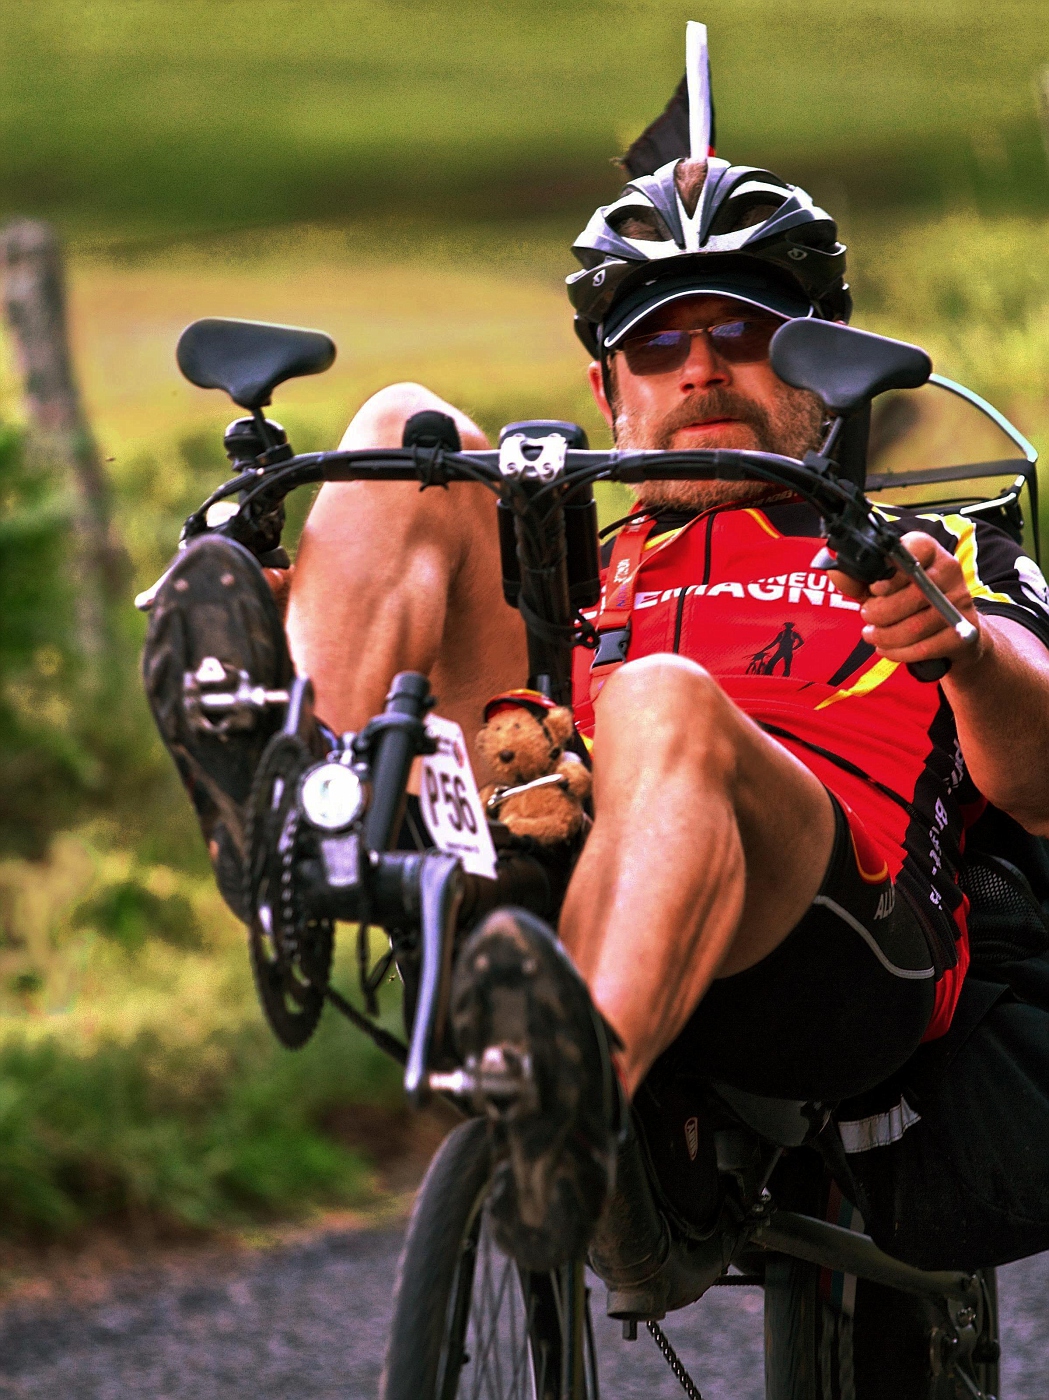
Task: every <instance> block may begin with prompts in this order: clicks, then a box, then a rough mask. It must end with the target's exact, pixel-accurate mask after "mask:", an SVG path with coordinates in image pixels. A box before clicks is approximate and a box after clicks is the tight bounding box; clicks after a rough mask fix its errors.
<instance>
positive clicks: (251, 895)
mask: <svg viewBox="0 0 1049 1400" xmlns="http://www.w3.org/2000/svg"><path fill="white" fill-rule="evenodd" d="M314 761H315V760H314V758H313V755H312V754H311V753H310V751H309V749H308V748H307V747H306V745H305V744H304V743H303V742H302V740H301V739H299V738H297V737H295V736H294V735H288V734H275V735H274V736H273V738H272V739H271V740H270V742H269V744H268V745H267V746H266V749H265V751H264V753H263V755H262V759H261V761H260V763H259V766H258V768H257V770H256V772H255V781H254V782H253V783H252V788H251V795H250V797H249V798H248V804H247V812H246V820H245V843H244V844H245V848H246V856H247V860H246V876H245V878H246V886H247V887H246V890H245V895H246V903H247V906H248V910H249V914H250V920H251V922H250V924H249V938H248V947H249V951H250V954H251V969H252V972H253V973H254V976H255V990H256V991H257V993H258V998H259V1002H260V1004H261V1006H262V1010H263V1012H264V1013H265V1016H266V1020H267V1021H268V1022H269V1024H270V1028H271V1029H272V1031H273V1033H274V1035H275V1036H276V1037H277V1039H278V1040H279V1041H280V1042H281V1044H282V1045H286V1046H287V1047H288V1049H289V1050H297V1049H299V1047H300V1046H303V1045H305V1044H306V1042H307V1040H309V1038H310V1036H311V1035H312V1034H313V1032H314V1031H315V1030H316V1028H317V1022H318V1021H319V1020H320V1018H321V1012H322V1011H323V1010H324V992H325V988H326V987H327V984H328V976H329V973H330V972H331V960H332V949H333V945H334V932H333V925H332V923H331V920H330V919H314V918H310V917H309V916H308V915H307V914H306V912H305V910H304V909H303V905H302V899H301V896H300V894H299V891H298V890H297V889H296V885H295V857H296V847H297V845H298V836H299V822H300V816H299V811H298V807H297V804H296V798H297V795H298V789H299V780H300V778H301V777H302V775H303V773H304V772H305V771H306V769H307V768H308V767H310V765H311V764H312V763H313V762H314Z"/></svg>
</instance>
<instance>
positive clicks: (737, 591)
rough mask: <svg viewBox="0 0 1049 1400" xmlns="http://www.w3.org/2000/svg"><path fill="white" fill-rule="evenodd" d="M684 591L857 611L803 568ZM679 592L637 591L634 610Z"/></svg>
mask: <svg viewBox="0 0 1049 1400" xmlns="http://www.w3.org/2000/svg"><path fill="white" fill-rule="evenodd" d="M684 592H685V594H686V595H687V596H688V597H690V598H691V597H693V596H694V597H696V598H703V597H707V598H719V597H722V596H723V595H725V594H729V595H731V597H733V598H748V597H749V598H755V599H757V601H758V602H759V603H778V602H780V601H781V600H782V599H786V601H787V602H788V603H791V604H796V603H808V604H810V605H811V606H812V607H814V608H821V607H822V606H823V605H824V603H827V604H828V605H829V606H830V607H832V608H846V609H848V610H849V611H850V612H859V610H860V605H859V603H856V602H853V600H852V599H851V598H846V596H845V594H844V593H839V592H838V590H837V589H836V588H835V587H834V585H833V583H831V581H830V579H829V578H828V577H827V575H826V574H824V573H807V572H806V571H805V570H804V569H796V570H795V571H794V572H793V573H792V574H776V575H774V576H772V577H769V578H759V579H754V580H753V581H752V582H750V583H747V582H742V581H740V580H739V579H722V580H721V581H720V582H719V583H690V584H689V586H688V587H687V588H686V589H684ZM681 593H682V589H680V588H666V589H664V590H663V592H662V593H659V592H640V593H638V594H637V596H636V597H635V599H634V607H635V608H637V609H642V608H652V607H655V605H656V604H657V603H666V602H669V601H670V599H671V598H680V596H681Z"/></svg>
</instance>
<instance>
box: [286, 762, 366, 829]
mask: <svg viewBox="0 0 1049 1400" xmlns="http://www.w3.org/2000/svg"><path fill="white" fill-rule="evenodd" d="M299 797H300V799H301V801H302V810H303V812H304V813H305V815H306V820H307V821H308V822H309V823H310V825H311V826H317V827H320V829H321V830H322V831H341V830H342V828H343V827H345V826H349V824H350V823H351V822H352V821H354V820H355V818H357V817H359V816H360V814H361V812H363V810H364V787H363V785H362V783H361V780H360V778H358V776H357V774H356V773H354V772H353V771H352V769H349V768H346V767H344V765H343V764H341V763H318V764H317V765H316V767H314V768H311V769H309V771H308V772H306V773H305V774H303V778H302V786H301V787H300V789H299Z"/></svg>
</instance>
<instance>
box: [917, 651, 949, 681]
mask: <svg viewBox="0 0 1049 1400" xmlns="http://www.w3.org/2000/svg"><path fill="white" fill-rule="evenodd" d="M950 669H951V663H950V660H949V658H948V657H946V656H934V657H931V658H930V659H929V660H928V661H908V662H907V670H908V671H910V673H911V675H912V676H913V677H914V679H915V680H916V681H921V682H922V683H923V684H925V685H931V684H932V683H933V682H934V681H938V680H942V679H943V677H944V676H945V675H946V674H947V672H948V671H949V670H950Z"/></svg>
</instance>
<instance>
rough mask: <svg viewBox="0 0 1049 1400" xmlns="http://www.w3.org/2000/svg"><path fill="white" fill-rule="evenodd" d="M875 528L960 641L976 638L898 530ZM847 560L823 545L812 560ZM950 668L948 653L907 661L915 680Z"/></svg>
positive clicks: (829, 564)
mask: <svg viewBox="0 0 1049 1400" xmlns="http://www.w3.org/2000/svg"><path fill="white" fill-rule="evenodd" d="M865 523H866V524H868V525H869V524H870V523H871V521H870V519H869V518H868V521H867V522H865ZM837 528H840V525H838V527H837ZM876 530H877V534H878V536H880V539H879V543H881V544H882V546H883V549H884V557H885V559H886V560H888V561H891V562H892V563H893V564H895V565H896V567H897V568H899V569H901V570H902V571H903V572H904V573H905V574H906V575H907V577H908V578H910V579H911V580H912V581H913V583H914V584H915V585H916V587H917V588H918V590H919V592H920V593H921V594H922V596H923V597H924V598H925V600H926V602H927V603H928V604H929V605H930V607H933V608H935V609H936V611H937V612H938V613H939V614H940V616H941V617H942V618H943V620H944V622H946V623H947V625H948V626H949V627H950V628H952V629H953V631H954V633H955V635H956V636H957V637H958V638H959V639H960V640H961V641H963V642H965V643H970V642H974V641H976V638H977V636H978V633H977V630H976V628H975V627H974V626H973V624H972V623H971V622H970V621H969V620H968V618H966V617H964V616H963V615H962V613H960V612H959V611H958V609H957V608H956V607H955V606H954V604H953V603H952V602H951V600H950V599H949V598H948V597H947V595H946V594H945V593H944V592H943V591H942V590H941V589H940V588H938V587H937V585H936V584H935V583H933V581H932V579H931V578H930V577H929V575H928V574H927V573H926V572H925V570H924V569H923V568H922V566H921V564H920V563H919V562H918V560H917V559H915V557H914V555H913V554H912V553H911V552H910V550H909V549H908V548H907V546H906V545H905V544H904V543H903V541H902V540H901V539H900V538H899V536H898V535H896V534H895V533H892V534H891V536H890V535H889V532H887V531H885V530H884V528H882V527H877V526H876ZM832 533H834V531H832ZM835 543H837V541H835ZM862 543H863V545H864V547H865V549H869V546H870V543H871V541H870V540H869V539H866V538H865V539H863V541H862ZM841 552H842V551H839V555H840V554H841ZM847 562H848V561H847V559H842V558H840V557H839V558H835V556H834V555H833V554H832V553H831V552H830V550H829V549H822V550H821V551H820V552H819V553H818V554H817V555H816V558H815V559H814V560H813V561H812V564H813V568H817V569H828V568H835V567H837V568H841V567H842V564H843V563H845V564H846V565H847ZM843 572H845V573H851V571H850V570H849V569H848V567H845V568H844V569H843ZM861 581H862V582H864V583H870V582H871V581H872V580H871V579H869V578H866V579H861ZM950 669H951V663H950V659H949V658H948V657H932V658H930V659H928V660H926V661H908V663H907V670H908V671H909V672H910V673H911V675H912V676H913V677H914V678H915V680H918V681H921V682H923V683H925V684H931V683H932V682H934V681H938V680H942V679H943V677H944V676H945V675H946V674H947V672H948V671H949V670H950Z"/></svg>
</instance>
